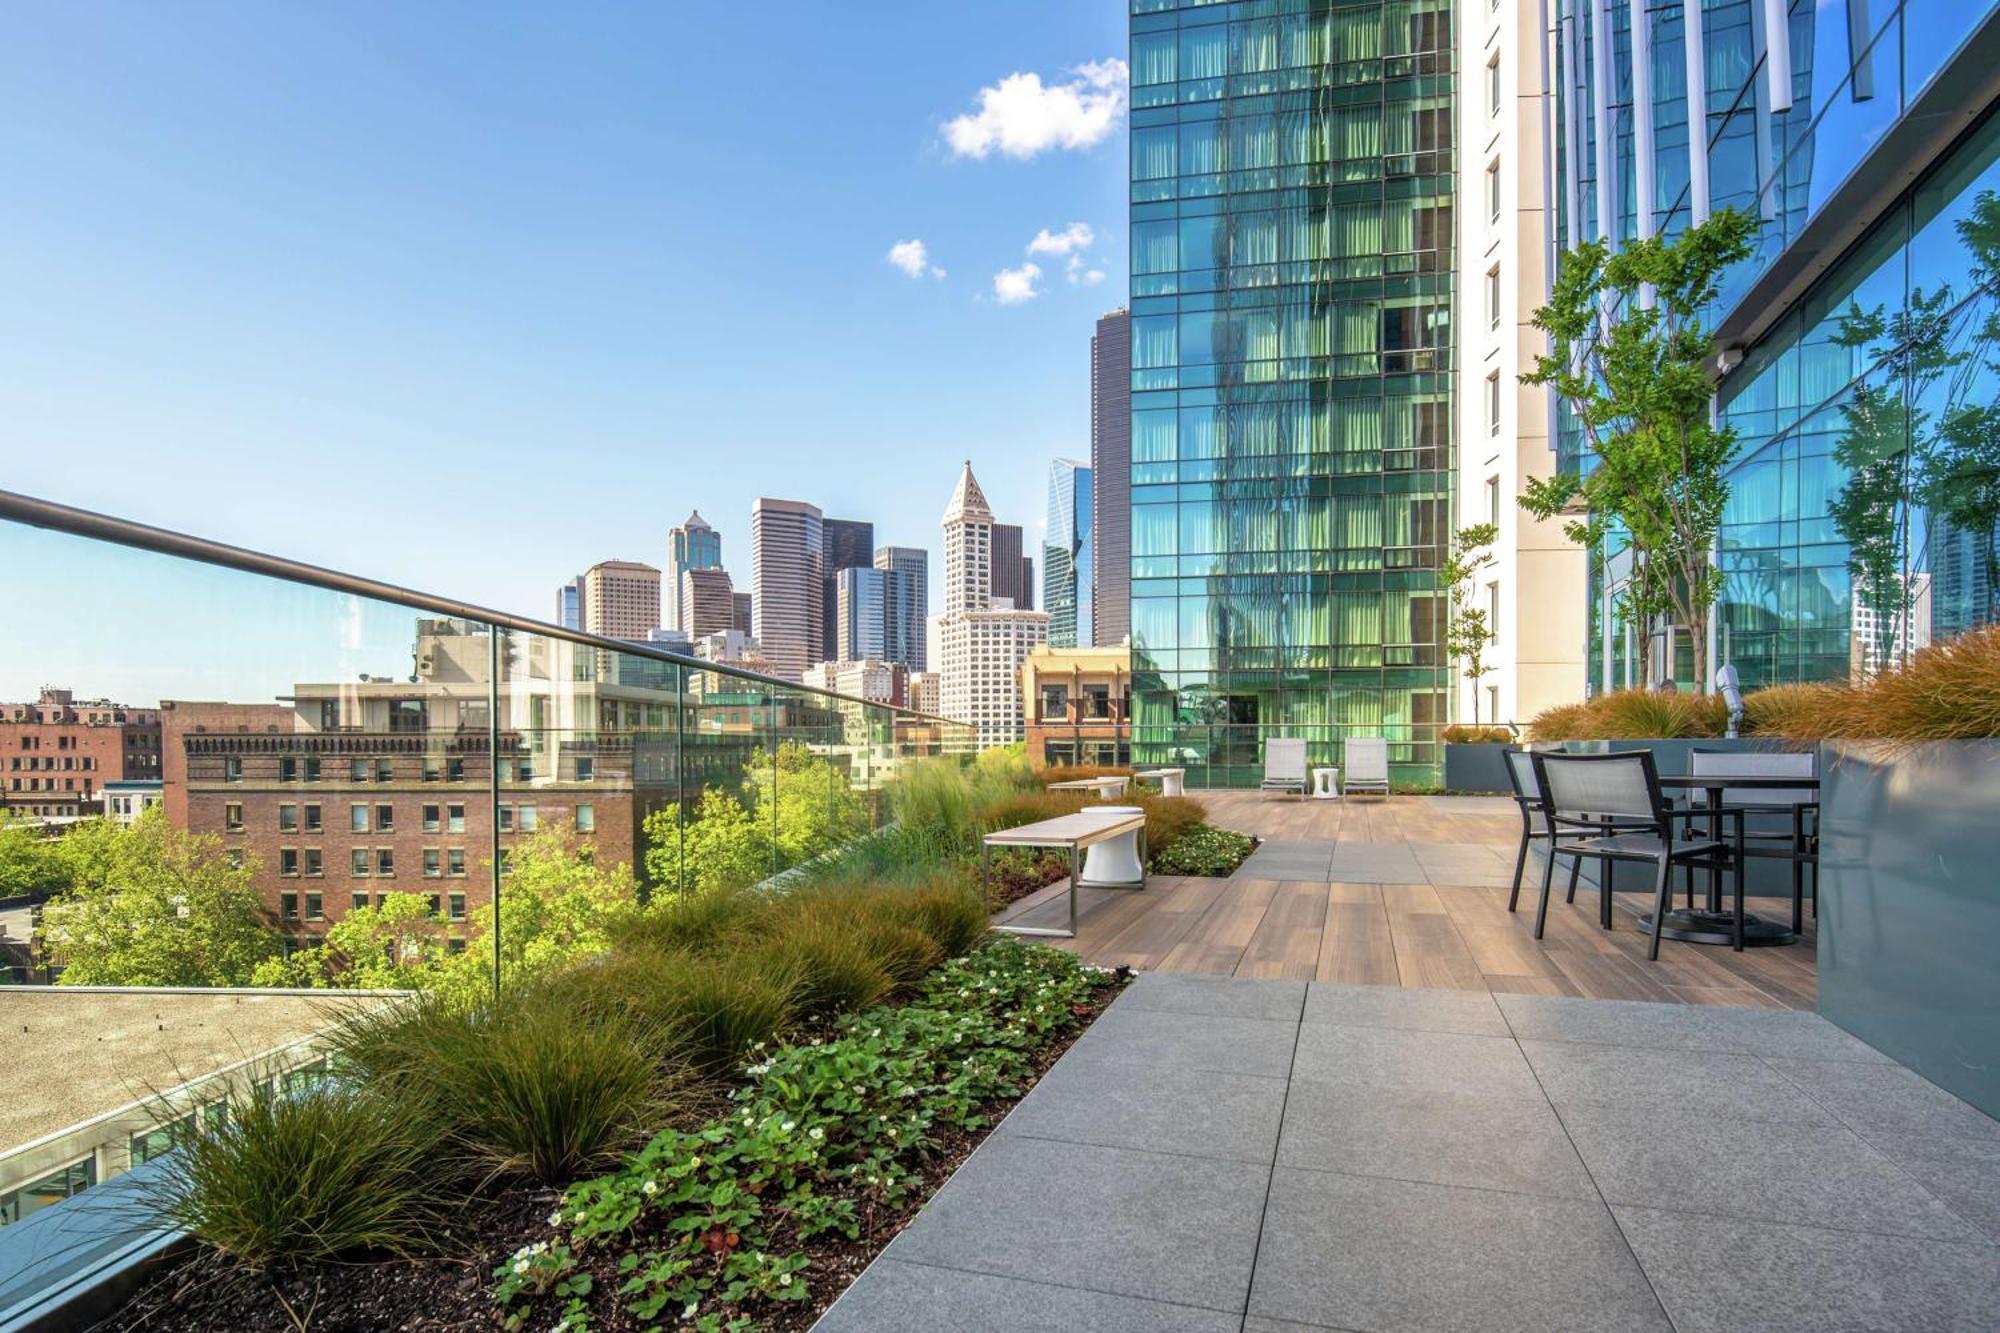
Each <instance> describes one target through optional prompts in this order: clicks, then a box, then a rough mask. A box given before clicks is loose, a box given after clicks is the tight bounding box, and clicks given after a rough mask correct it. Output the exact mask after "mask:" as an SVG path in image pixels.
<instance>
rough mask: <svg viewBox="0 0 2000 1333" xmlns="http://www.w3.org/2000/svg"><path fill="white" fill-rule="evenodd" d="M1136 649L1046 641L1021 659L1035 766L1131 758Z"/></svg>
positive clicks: (1114, 762)
mask: <svg viewBox="0 0 2000 1333" xmlns="http://www.w3.org/2000/svg"><path fill="white" fill-rule="evenodd" d="M1131 692H1132V650H1131V649H1130V648H1129V647H1127V646H1125V645H1123V644H1121V645H1119V646H1118V647H1116V648H1057V647H1054V646H1052V645H1049V644H1043V645H1041V646H1039V647H1037V648H1036V649H1035V650H1034V651H1033V652H1031V653H1029V654H1028V657H1027V660H1026V661H1024V662H1023V663H1022V664H1021V708H1022V712H1023V715H1024V716H1025V717H1026V719H1027V739H1028V762H1029V763H1030V764H1032V765H1034V766H1035V767H1036V768H1056V767H1060V766H1063V765H1067V764H1099V765H1124V764H1129V763H1131V762H1132V713H1131Z"/></svg>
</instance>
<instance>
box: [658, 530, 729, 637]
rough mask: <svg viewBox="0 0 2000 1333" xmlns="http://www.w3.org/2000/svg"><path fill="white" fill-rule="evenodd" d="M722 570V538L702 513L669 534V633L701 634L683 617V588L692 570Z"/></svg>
mask: <svg viewBox="0 0 2000 1333" xmlns="http://www.w3.org/2000/svg"><path fill="white" fill-rule="evenodd" d="M720 568H722V534H721V533H719V532H717V531H716V530H715V529H714V528H713V527H711V526H710V525H709V522H708V520H707V519H705V518H703V517H702V516H701V511H700V510H699V509H697V510H695V511H694V512H693V513H691V514H689V515H688V516H687V522H685V523H683V524H681V525H680V526H679V527H677V528H674V529H673V530H672V531H670V532H668V533H667V608H666V610H667V620H666V625H667V628H668V629H678V630H686V631H687V632H688V633H689V634H700V633H704V632H705V631H701V630H697V629H695V628H694V627H692V626H691V625H689V624H688V623H687V621H686V620H684V619H683V618H682V617H684V616H685V615H686V614H687V611H686V607H685V605H684V604H683V602H682V600H681V584H682V580H683V579H684V578H685V577H686V575H687V574H688V572H689V571H690V570H697V569H720Z"/></svg>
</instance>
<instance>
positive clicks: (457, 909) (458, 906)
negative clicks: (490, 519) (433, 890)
mask: <svg viewBox="0 0 2000 1333" xmlns="http://www.w3.org/2000/svg"><path fill="white" fill-rule="evenodd" d="M446 901H447V902H449V903H450V904H451V919H452V920H453V921H463V920H465V895H464V894H462V893H454V894H452V895H451V896H450V897H449V898H448V899H447V900H446Z"/></svg>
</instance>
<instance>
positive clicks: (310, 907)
mask: <svg viewBox="0 0 2000 1333" xmlns="http://www.w3.org/2000/svg"><path fill="white" fill-rule="evenodd" d="M306 920H308V921H324V920H326V904H325V900H324V899H323V898H322V897H321V896H320V895H319V894H317V893H308V894H307V895H306Z"/></svg>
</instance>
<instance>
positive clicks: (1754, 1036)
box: [1668, 1006, 1895, 1064]
mask: <svg viewBox="0 0 2000 1333" xmlns="http://www.w3.org/2000/svg"><path fill="white" fill-rule="evenodd" d="M1668 1007H1670V1006H1668ZM1707 1013H1708V1021H1709V1023H1710V1024H1711V1025H1713V1026H1714V1027H1715V1028H1716V1029H1717V1030H1718V1031H1719V1032H1721V1033H1722V1035H1723V1036H1725V1037H1727V1038H1728V1039H1729V1041H1730V1042H1732V1043H1733V1044H1734V1045H1735V1046H1737V1047H1738V1048H1739V1049H1741V1050H1745V1051H1748V1052H1750V1053H1751V1054H1752V1055H1773V1056H1780V1057H1790V1058H1795V1059H1805V1060H1853V1061H1858V1062H1860V1063H1863V1064H1893V1063H1895V1062H1894V1061H1893V1060H1891V1059H1890V1058H1889V1057H1888V1056H1886V1055H1884V1054H1882V1052H1880V1051H1878V1050H1876V1049H1875V1048H1874V1047H1873V1046H1870V1045H1869V1044H1868V1043H1867V1042H1865V1041H1863V1040H1861V1038H1859V1037H1857V1036H1855V1035H1854V1034H1853V1033H1851V1032H1848V1031H1846V1030H1845V1029H1843V1028H1841V1027H1838V1026H1836V1025H1835V1024H1833V1023H1829V1022H1827V1021H1826V1020H1825V1019H1824V1018H1821V1017H1820V1016H1819V1015H1818V1014H1815V1013H1810V1012H1808V1011H1806V1010H1803V1009H1737V1008H1729V1007H1726V1006H1717V1007H1713V1008H1709V1009H1708V1010H1707Z"/></svg>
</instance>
